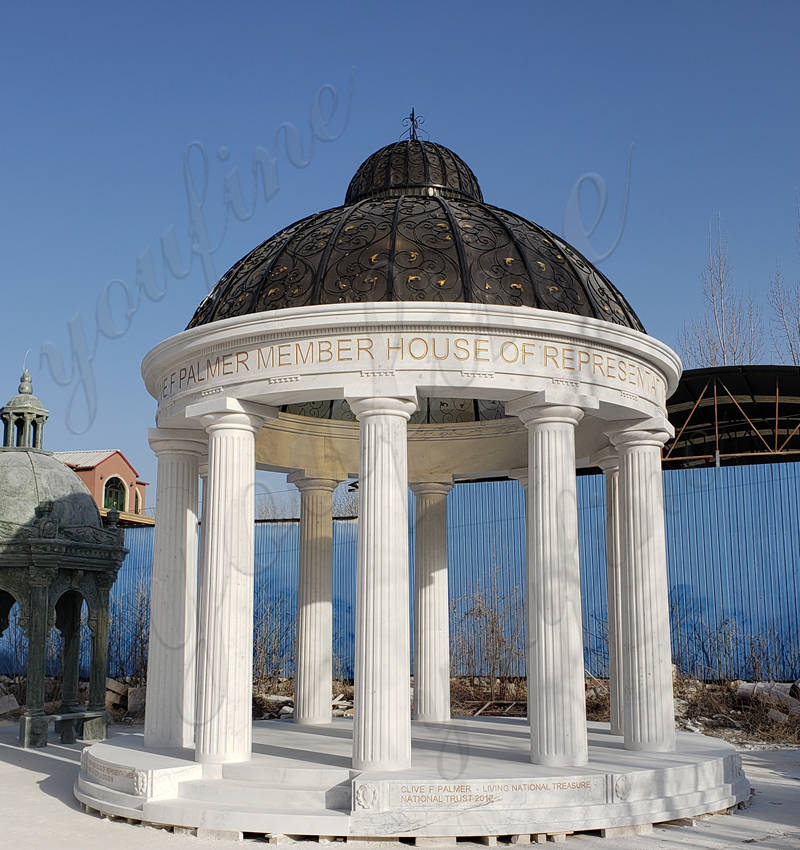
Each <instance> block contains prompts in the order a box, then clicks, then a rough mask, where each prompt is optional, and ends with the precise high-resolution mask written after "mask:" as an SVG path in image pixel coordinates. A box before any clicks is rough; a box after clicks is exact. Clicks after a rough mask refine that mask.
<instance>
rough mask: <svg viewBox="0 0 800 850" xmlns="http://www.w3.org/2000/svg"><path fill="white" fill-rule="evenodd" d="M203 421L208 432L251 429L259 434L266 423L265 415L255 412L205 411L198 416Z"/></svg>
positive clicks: (250, 430) (252, 432) (253, 432)
mask: <svg viewBox="0 0 800 850" xmlns="http://www.w3.org/2000/svg"><path fill="white" fill-rule="evenodd" d="M198 418H199V419H200V421H201V422H202V423H203V427H204V428H205V430H206V433H207V434H213V433H214V432H215V431H223V430H225V431H249V432H250V433H251V434H257V433H258V432H259V431H260V430H261V428H262V426H263V425H264V417H263V416H259V415H257V414H254V413H244V412H237V413H234V412H232V411H227V410H226V411H220V412H218V413H205V414H203V415H202V416H200V417H198Z"/></svg>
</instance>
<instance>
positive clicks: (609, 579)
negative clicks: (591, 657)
mask: <svg viewBox="0 0 800 850" xmlns="http://www.w3.org/2000/svg"><path fill="white" fill-rule="evenodd" d="M597 465H598V466H599V467H600V469H602V470H603V475H604V477H605V484H606V590H607V600H608V693H609V701H610V704H611V706H610V715H611V734H612V735H621V734H622V729H623V710H622V693H623V690H624V687H623V677H622V628H621V623H622V587H621V578H622V573H621V565H622V555H621V552H620V535H619V458H618V457H617V452H616V450H615V449H607V450H606V451H604V452H603V453H602V454H601V455H600V456H599V457H598V458H597Z"/></svg>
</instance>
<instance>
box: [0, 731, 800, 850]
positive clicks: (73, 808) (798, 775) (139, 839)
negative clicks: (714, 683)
mask: <svg viewBox="0 0 800 850" xmlns="http://www.w3.org/2000/svg"><path fill="white" fill-rule="evenodd" d="M16 735H17V728H16V725H15V724H8V723H6V724H0V848H14V850H39V848H46V847H49V846H56V847H58V848H59V850H161V848H169V850H183V848H193V850H200V848H201V847H207V846H212V845H213V846H214V847H217V848H219V847H224V846H225V845H224V844H222V843H220V842H217V841H206V840H199V839H197V838H195V837H193V836H187V835H173V834H171V833H169V832H166V831H164V830H158V829H153V828H150V827H142V826H138V825H136V826H134V825H131V824H127V823H123V822H113V821H108V820H103V819H101V818H98V817H94V816H91V815H86V814H84V813H83V812H81V811H80V809H79V808H78V804H77V802H76V800H75V799H74V797H73V796H72V785H73V783H74V781H75V777H76V775H77V773H78V767H79V762H80V750H81V746H80V745H78V744H76V745H74V746H65V745H62V744H58V743H55V742H54V743H50V744H49V745H48V746H47V748H46V749H43V750H23V749H20V747H19V746H17V743H16ZM742 760H743V762H744V768H745V773H746V774H747V776H748V777H749V779H750V783H751V785H752V786H753V788H754V794H753V803H752V806H751V807H750V808H749V809H746V810H744V811H739V812H737V813H736V814H734V815H712V816H708V817H703V818H700V819H698V820H697V822H696V825H695V826H694V827H688V826H672V827H656V829H655V831H654V833H653V834H652V835H648V836H630V837H620V838H613V839H611V838H607V839H603V838H600V837H598V836H596V835H590V834H580V833H579V834H576V835H573V836H570V837H569V838H568V839H567V842H566V844H565V845H564V846H565V847H566V848H567V850H570V848H572V850H584V848H587V850H588V848H604V850H612V848H613V850H616V848H620V850H674V849H675V848H698V850H726V848H742V850H746V848H754V850H784V848H800V750H745V751H742ZM239 846H243V847H244V848H247V847H248V846H253V845H252V844H251V843H250V842H248V843H246V844H244V845H239ZM307 846H310V845H306V844H303V845H298V850H301V848H302V847H307ZM315 846H317V847H319V845H315ZM341 846H342V848H344V847H346V846H347V845H341ZM375 846H376V847H380V848H382V850H386V848H387V845H386V844H385V843H384V844H375ZM396 846H400V847H402V846H404V845H396ZM470 846H471V845H469V844H464V843H461V842H459V844H458V848H459V850H468V848H469V847H470ZM474 846H477V845H474Z"/></svg>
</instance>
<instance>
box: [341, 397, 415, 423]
mask: <svg viewBox="0 0 800 850" xmlns="http://www.w3.org/2000/svg"><path fill="white" fill-rule="evenodd" d="M347 403H348V404H349V405H350V409H351V410H352V411H353V414H354V415H355V417H356V419H358V421H359V422H360V421H361V420H362V419H364V418H366V417H368V416H402V417H403V419H405V420H406V421H408V420H409V419H410V418H411V415H412V414H413V413H414V411H415V410H416V409H417V401H416V399H410V398H392V397H387V396H375V397H373V398H349V399H347Z"/></svg>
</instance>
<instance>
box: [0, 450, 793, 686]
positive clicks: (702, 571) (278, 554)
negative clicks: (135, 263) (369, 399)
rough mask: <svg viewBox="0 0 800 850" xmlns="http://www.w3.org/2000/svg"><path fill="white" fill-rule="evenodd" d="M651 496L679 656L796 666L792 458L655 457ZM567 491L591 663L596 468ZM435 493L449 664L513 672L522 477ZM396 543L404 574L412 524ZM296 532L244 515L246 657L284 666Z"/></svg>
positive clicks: (116, 598) (702, 669) (133, 549)
mask: <svg viewBox="0 0 800 850" xmlns="http://www.w3.org/2000/svg"><path fill="white" fill-rule="evenodd" d="M664 502H665V518H666V535H667V558H668V576H669V589H670V608H671V623H672V642H673V655H674V659H675V661H676V663H677V664H678V665H679V667H680V668H681V669H682V670H684V671H685V672H687V673H689V674H691V675H697V676H701V677H705V678H718V677H738V678H754V677H755V678H767V677H772V678H776V679H783V680H787V679H794V678H798V677H800V616H799V615H800V463H794V464H772V465H763V466H740V467H724V468H721V469H694V470H675V471H668V472H665V473H664ZM578 505H579V512H578V519H579V545H580V557H581V587H582V594H583V626H584V650H585V662H586V667H587V670H588V671H589V672H591V673H592V674H594V675H602V674H603V673H604V672H605V668H606V665H607V660H608V653H607V641H606V612H607V607H606V578H605V487H604V481H603V477H602V476H601V475H594V476H581V477H579V478H578ZM447 507H448V566H449V591H450V600H451V635H452V654H453V671H454V672H455V673H462V674H474V675H479V674H494V675H524V652H523V647H524V641H525V634H524V617H523V615H522V611H523V600H524V596H525V567H524V565H525V524H524V494H523V491H522V488H521V487H520V486H519V484H517V483H516V482H483V483H477V484H461V485H458V486H456V487H454V488H453V490H452V491H451V493H450V495H449V496H448V502H447ZM409 514H410V516H411V517H413V516H414V499H413V496H411V497H410V499H409ZM412 525H413V523H412ZM356 536H357V523H356V521H355V520H335V521H334V532H333V607H334V658H335V665H336V668H337V672H338V673H339V674H341V675H344V676H350V675H352V658H353V633H354V626H355V560H356ZM409 543H410V550H411V553H412V559H411V560H412V563H411V571H410V577H411V584H412V587H413V551H414V536H413V528H412V529H411V531H410V534H409ZM126 545H127V546H128V548H129V549H130V552H129V554H128V557H127V558H126V561H125V563H124V565H123V567H122V570H121V571H120V575H119V578H118V580H117V583H116V585H115V586H114V589H113V592H112V608H113V623H114V626H115V628H112V639H111V653H110V655H111V664H112V672H117V673H122V672H125V673H128V674H130V673H132V672H134V669H135V668H136V666H137V665H139V666H140V665H141V663H142V660H143V659H142V652H143V650H144V648H143V647H142V646H141V639H142V631H143V630H144V632H145V633H146V616H147V605H146V600H147V598H148V596H149V589H150V574H151V568H152V547H153V529H152V528H135V529H128V530H126ZM298 545H299V534H298V524H297V522H296V520H285V521H279V522H259V523H257V524H256V529H255V553H256V555H255V562H256V571H255V575H256V579H255V585H256V589H255V610H256V615H255V620H256V622H255V625H256V667H257V668H259V665H261V666H260V669H261V670H262V671H263V672H269V673H280V672H283V673H285V674H290V673H291V669H292V666H293V658H292V640H293V631H294V612H295V607H296V601H297V557H298ZM143 601H144V604H143ZM412 616H413V611H412ZM15 641H17V642H18V636H17V635H15V634H14V633H13V630H12V629H9V630H8V631H7V632H6V634H5V635H4V636H3V637H2V639H0V671H2V670H8V669H10V667H11V666H13V661H12V659H13V658H14V657H15V656H14V655H13V651H17V650H18V646H17V643H15ZM115 666H116V667H117V668H119V669H117V670H115V669H114V667H115Z"/></svg>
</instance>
